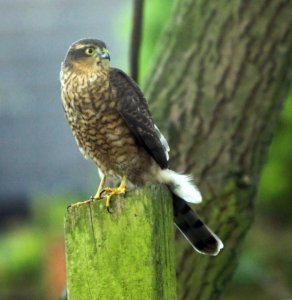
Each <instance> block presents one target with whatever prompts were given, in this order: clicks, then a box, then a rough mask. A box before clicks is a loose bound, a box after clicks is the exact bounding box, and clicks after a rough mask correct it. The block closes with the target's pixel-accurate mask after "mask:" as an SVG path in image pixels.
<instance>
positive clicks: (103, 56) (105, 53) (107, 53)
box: [101, 49, 111, 60]
mask: <svg viewBox="0 0 292 300" xmlns="http://www.w3.org/2000/svg"><path fill="white" fill-rule="evenodd" d="M101 57H102V58H104V59H108V60H111V56H110V53H109V51H108V50H107V49H106V50H105V51H104V52H103V53H102V54H101Z"/></svg>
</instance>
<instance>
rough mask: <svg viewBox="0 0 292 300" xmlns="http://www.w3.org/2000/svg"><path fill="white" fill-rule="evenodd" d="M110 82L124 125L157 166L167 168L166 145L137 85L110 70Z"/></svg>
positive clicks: (119, 71) (123, 75)
mask: <svg viewBox="0 0 292 300" xmlns="http://www.w3.org/2000/svg"><path fill="white" fill-rule="evenodd" d="M110 82H111V84H112V85H113V86H114V87H115V88H116V90H117V93H118V95H117V96H118V110H119V113H120V115H121V116H122V118H123V119H124V121H125V123H126V125H127V126H128V127H129V129H130V130H131V132H132V133H133V135H134V136H135V138H136V141H137V143H138V144H139V145H140V146H142V147H144V148H145V149H146V150H147V152H148V153H149V154H150V155H151V156H152V157H153V158H154V160H155V161H156V162H157V163H158V165H159V166H160V167H161V168H162V169H165V168H167V160H168V151H169V148H168V145H167V142H166V140H165V138H164V137H163V135H162V134H161V133H160V131H159V129H158V128H157V126H156V125H155V124H154V122H153V120H152V116H151V114H150V111H149V108H148V104H147V102H146V99H145V98H144V95H143V93H142V92H141V90H140V89H139V87H138V86H137V84H136V83H135V82H134V81H133V80H132V79H131V78H130V77H129V76H127V75H126V74H125V73H124V72H122V71H121V70H119V69H115V68H112V69H111V71H110Z"/></svg>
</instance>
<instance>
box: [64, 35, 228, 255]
mask: <svg viewBox="0 0 292 300" xmlns="http://www.w3.org/2000/svg"><path fill="white" fill-rule="evenodd" d="M60 81H61V100H62V101H61V102H62V104H63V109H64V112H65V116H66V118H67V121H68V123H69V125H70V127H71V129H72V132H73V135H74V137H75V139H76V142H77V145H78V147H79V149H80V151H81V153H82V154H83V156H84V157H85V158H86V159H91V160H92V161H93V162H94V163H95V165H96V166H97V169H98V172H99V174H100V176H101V181H100V184H99V187H98V189H97V192H96V194H95V196H93V197H91V198H90V199H88V200H86V201H83V202H78V203H75V204H73V205H72V207H79V206H81V205H85V204H88V203H91V202H94V201H97V200H99V199H101V198H103V197H104V195H106V207H107V208H109V206H110V200H111V198H112V197H113V196H114V195H117V194H122V193H125V191H126V190H131V189H134V188H139V187H143V186H144V185H146V184H165V185H166V186H167V187H168V188H169V190H170V192H171V194H172V199H173V210H174V223H175V225H176V227H177V228H178V229H179V231H180V232H181V233H182V234H183V235H184V236H185V238H186V239H187V240H188V241H189V243H190V244H191V246H192V247H193V248H194V249H195V250H196V251H197V252H199V253H202V254H206V255H212V256H215V255H217V254H218V253H219V252H220V250H221V249H222V248H223V243H222V241H221V240H220V238H219V237H218V236H217V235H216V234H215V233H214V232H212V231H211V230H210V229H209V228H208V227H207V225H206V224H205V223H204V222H203V221H202V219H201V218H200V217H199V216H198V214H197V213H196V212H195V211H194V210H192V208H191V207H190V206H189V205H188V203H187V202H190V203H200V202H201V201H202V196H201V193H200V192H199V190H198V188H197V187H196V185H195V184H194V183H193V182H192V179H191V177H190V176H188V175H184V174H179V173H177V172H175V171H173V170H170V169H169V168H168V160H169V151H170V149H169V145H168V143H167V140H166V138H165V137H164V136H163V134H162V133H161V131H160V130H159V128H158V127H157V125H156V124H155V123H154V121H153V117H152V115H151V113H150V110H149V107H148V103H147V100H146V98H145V96H144V94H143V92H142V91H141V89H140V88H139V86H138V85H137V83H136V82H135V81H134V80H133V79H132V78H131V77H130V76H128V75H127V74H126V73H124V72H123V71H122V70H120V69H117V68H114V67H111V66H110V52H109V50H108V48H107V46H106V44H105V43H104V42H103V41H101V40H98V39H91V38H90V39H81V40H79V41H76V42H74V43H73V44H71V46H70V47H69V50H68V51H67V53H66V56H65V59H64V61H63V62H62V64H61V71H60ZM106 178H111V179H113V180H116V181H117V182H118V183H119V185H118V186H117V187H105V182H106Z"/></svg>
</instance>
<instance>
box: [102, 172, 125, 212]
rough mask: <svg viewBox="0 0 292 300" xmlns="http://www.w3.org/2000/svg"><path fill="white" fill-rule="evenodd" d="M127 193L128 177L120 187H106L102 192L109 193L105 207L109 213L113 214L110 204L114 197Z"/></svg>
mask: <svg viewBox="0 0 292 300" xmlns="http://www.w3.org/2000/svg"><path fill="white" fill-rule="evenodd" d="M125 191H126V177H125V176H124V177H123V178H122V181H121V184H120V186H119V187H115V188H110V187H106V188H104V189H103V191H102V192H105V193H108V195H107V196H106V203H105V207H106V209H107V211H108V212H109V213H111V211H110V202H111V198H112V196H114V195H119V194H124V193H125Z"/></svg>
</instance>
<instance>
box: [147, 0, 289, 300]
mask: <svg viewBox="0 0 292 300" xmlns="http://www.w3.org/2000/svg"><path fill="white" fill-rule="evenodd" d="M291 16H292V1H290V0H286V1H285V0H274V1H270V0H259V1H252V0H229V1H227V0H218V1H212V0H180V1H178V0H177V1H176V5H175V8H174V10H173V15H172V17H171V19H170V21H169V24H168V26H167V29H166V31H165V32H164V35H163V36H162V37H161V40H160V41H159V42H158V45H160V46H159V48H158V53H157V55H156V57H155V59H154V61H153V65H152V69H151V70H150V72H149V76H148V80H146V85H145V87H146V88H145V90H146V95H147V98H148V99H149V101H150V102H151V110H152V113H153V115H154V119H155V120H156V121H159V122H158V123H159V125H160V128H161V129H162V131H163V132H164V133H165V134H166V135H167V138H168V141H169V142H170V146H171V161H170V165H171V167H172V168H175V169H176V170H178V171H184V172H189V173H192V174H193V175H194V178H195V179H196V180H195V181H196V182H197V184H198V186H199V188H200V190H201V191H202V193H203V196H204V204H203V205H202V206H197V207H196V210H197V211H199V212H200V213H201V215H202V216H203V217H204V220H205V221H206V222H207V223H208V224H209V226H210V227H211V228H213V229H214V230H215V232H216V233H218V235H219V236H220V237H221V238H222V240H223V241H224V244H225V248H224V249H223V252H222V253H221V254H219V256H218V257H215V258H214V257H210V258H209V257H205V256H201V255H198V254H197V253H194V251H193V250H192V249H191V247H190V246H189V245H188V244H187V243H186V242H184V241H183V240H182V239H180V240H178V242H177V248H178V255H177V275H178V288H179V297H178V298H179V299H218V298H219V296H220V294H221V292H222V290H223V288H224V286H225V285H226V283H227V282H228V280H229V279H230V278H231V275H232V273H233V271H234V269H235V267H236V262H237V255H238V250H240V244H241V242H242V240H243V237H244V236H245V234H246V232H247V230H248V228H249V226H250V224H251V222H252V219H253V207H254V201H255V197H256V188H257V184H258V180H259V174H260V171H261V168H262V166H263V163H264V162H265V160H266V156H267V152H268V146H269V145H270V143H271V138H272V134H273V132H274V129H275V125H276V124H277V120H278V118H279V113H280V111H281V107H282V104H283V101H284V100H285V98H286V96H287V93H288V87H289V84H290V82H291V75H292V74H291V70H292V56H291V53H292V18H291Z"/></svg>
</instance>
